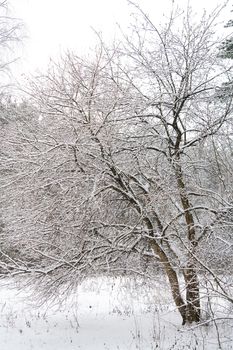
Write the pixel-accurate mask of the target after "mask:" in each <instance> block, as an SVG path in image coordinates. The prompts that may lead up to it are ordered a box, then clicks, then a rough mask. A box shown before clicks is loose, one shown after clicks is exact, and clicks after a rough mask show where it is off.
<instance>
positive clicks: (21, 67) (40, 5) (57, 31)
mask: <svg viewBox="0 0 233 350" xmlns="http://www.w3.org/2000/svg"><path fill="white" fill-rule="evenodd" d="M138 2H139V4H140V5H141V6H142V8H143V9H145V11H146V12H147V13H149V14H150V15H152V16H153V17H154V19H155V20H156V21H158V22H159V21H160V22H162V20H163V18H164V17H163V16H165V15H166V14H167V13H168V12H169V9H170V8H171V4H172V3H173V2H175V3H177V5H179V7H185V6H187V3H188V0H176V1H172V0H161V1H156V0H139V1H138ZM9 4H10V10H11V14H12V15H13V16H15V17H18V18H21V19H22V21H23V22H24V23H25V32H26V35H27V38H26V39H25V40H24V43H23V45H22V48H21V51H19V56H21V60H18V63H17V65H16V68H15V69H16V70H17V72H18V73H19V74H22V73H26V74H27V73H28V72H30V71H31V72H32V71H34V70H35V69H36V68H39V69H44V68H45V66H46V65H47V63H48V61H49V58H50V57H52V58H54V57H56V56H57V55H58V54H59V52H62V51H63V50H65V49H66V48H71V49H74V50H76V51H78V52H79V53H80V54H82V53H83V52H85V50H87V48H88V47H92V46H93V45H94V44H95V41H96V37H95V35H94V32H93V30H92V29H91V27H93V28H95V29H96V30H97V31H101V32H102V33H103V35H104V37H105V38H106V39H107V40H108V39H110V38H112V37H114V35H115V33H116V28H117V26H116V23H119V24H121V25H122V26H124V27H125V26H127V25H128V23H129V21H130V13H131V12H132V7H129V6H128V5H127V0H66V1H65V0H9ZM189 4H190V5H191V6H192V7H193V8H194V10H195V11H197V12H202V11H203V10H204V9H206V10H207V11H210V10H212V9H213V8H215V7H216V6H217V5H218V4H221V5H222V4H223V1H219V0H189ZM230 10H231V5H230V3H229V4H228V5H227V7H226V9H225V10H224V11H223V13H222V20H223V21H224V20H228V19H229V18H230V16H231V13H230Z"/></svg>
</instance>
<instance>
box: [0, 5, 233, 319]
mask: <svg viewBox="0 0 233 350" xmlns="http://www.w3.org/2000/svg"><path fill="white" fill-rule="evenodd" d="M136 9H137V11H138V13H139V17H138V18H137V21H136V25H135V26H134V27H133V31H132V34H131V35H129V36H126V35H125V36H124V38H123V40H122V42H120V43H119V44H118V45H115V46H114V47H113V48H109V47H106V46H105V45H104V43H103V42H101V45H100V48H99V49H98V50H96V52H95V54H94V55H92V57H91V58H89V59H81V58H79V57H77V56H76V55H75V54H72V53H69V54H67V55H66V56H65V57H64V58H63V60H61V62H60V63H59V64H52V66H51V67H50V69H49V71H48V74H47V76H42V77H40V78H38V79H36V80H34V81H33V82H32V84H31V90H30V94H31V97H32V100H33V103H34V106H35V109H36V111H37V112H35V113H34V115H33V117H30V115H31V112H29V113H24V114H23V118H22V122H23V124H20V123H19V124H18V126H17V128H15V132H14V142H10V144H11V147H10V148H9V147H8V148H7V150H6V152H7V166H9V165H10V167H11V172H10V174H9V176H8V177H7V176H5V177H4V178H3V179H2V180H1V182H2V184H1V186H2V188H3V189H5V192H4V198H5V210H4V216H5V218H4V220H5V222H6V223H7V224H6V227H7V228H6V230H5V235H4V240H5V242H6V244H7V245H8V246H13V247H14V250H17V251H18V252H20V253H19V254H18V256H17V254H16V255H15V256H11V255H10V254H5V258H4V261H3V263H2V270H3V272H2V275H3V276H4V275H6V274H8V273H11V274H12V275H18V274H24V273H27V274H29V275H30V276H31V281H32V280H33V283H34V284H36V285H37V286H41V285H45V291H46V292H47V295H49V294H52V293H56V292H57V290H58V287H60V288H63V289H64V290H67V289H70V288H74V287H75V286H76V285H77V284H78V283H79V282H80V279H82V278H84V277H86V276H91V275H99V274H103V273H107V274H113V275H116V274H125V273H128V274H131V273H135V274H137V273H139V274H143V273H145V272H146V273H147V274H150V275H151V276H155V275H156V273H158V269H162V270H163V271H164V273H165V275H166V276H167V279H168V282H169V285H170V289H171V294H172V297H173V300H174V303H175V304H176V306H177V308H178V310H179V312H180V315H181V317H182V320H183V324H185V323H192V322H199V321H200V319H201V295H200V288H201V286H200V284H201V283H202V279H200V278H199V276H200V275H202V276H204V275H207V276H208V278H210V279H212V280H214V281H215V283H216V284H217V286H218V288H219V289H220V290H221V295H222V296H223V297H225V298H227V299H228V300H229V301H232V297H231V296H230V294H229V293H228V290H227V285H226V284H224V282H223V281H222V279H221V278H220V277H219V276H220V274H221V271H219V270H218V269H217V268H216V264H218V259H217V258H216V261H215V264H212V265H211V261H212V258H213V254H215V253H214V252H215V251H214V249H216V247H217V246H218V239H219V241H221V243H222V245H223V246H224V247H225V246H226V247H227V246H228V238H227V237H226V236H227V235H226V231H229V230H232V210H233V206H232V203H233V201H232V188H231V184H230V180H229V179H230V176H231V171H232V168H231V166H229V164H228V165H227V162H228V159H229V158H228V156H227V157H226V158H224V157H222V156H223V153H222V152H221V150H220V148H219V147H218V146H217V145H220V144H221V142H220V141H221V139H223V140H225V135H226V133H227V132H229V129H228V121H229V118H230V116H231V113H232V101H231V99H230V98H229V99H227V100H224V101H220V100H219V99H216V87H217V86H218V85H219V82H221V79H222V76H224V74H225V73H226V72H225V70H223V69H222V66H221V64H219V58H218V55H217V49H218V44H217V43H216V42H215V40H213V32H212V28H213V23H214V19H215V18H216V17H217V15H218V13H217V12H216V13H212V14H211V16H209V17H207V16H203V17H202V19H201V21H198V22H195V19H193V15H192V14H191V12H190V10H188V12H187V16H185V17H182V21H181V22H180V18H181V16H178V14H177V13H176V14H174V15H173V14H172V15H171V17H170V19H169V20H168V22H167V23H166V24H165V25H164V26H163V27H157V26H156V25H155V24H154V23H153V22H152V21H151V20H150V18H149V17H148V16H147V15H146V14H145V13H144V12H143V11H142V10H141V9H140V8H139V7H137V6H136ZM93 56H94V57H93ZM37 113H38V114H39V117H38V114H37ZM25 118H26V119H25ZM20 125H21V126H20ZM22 126H23V127H22ZM228 139H229V138H228ZM223 142H225V141H223ZM210 156H211V157H212V158H211V159H212V160H213V161H211V162H210V161H209V159H210ZM226 159H227V161H226ZM219 169H222V170H221V171H220V170H219ZM222 172H224V176H222ZM213 179H215V181H216V183H215V185H214V186H213V184H212V181H213ZM224 186H225V188H224ZM223 188H224V190H223ZM9 201H10V203H11V205H9ZM7 203H8V205H7ZM12 218H14V220H12ZM220 227H221V229H220ZM9 233H10V234H9ZM210 248H211V249H212V252H213V253H211V251H210ZM225 252H226V254H227V250H225ZM3 253H4V251H3ZM209 254H210V257H209ZM211 254H212V255H211ZM220 259H221V257H220ZM151 278H153V277H151ZM183 288H184V290H185V295H184V293H182V289H183Z"/></svg>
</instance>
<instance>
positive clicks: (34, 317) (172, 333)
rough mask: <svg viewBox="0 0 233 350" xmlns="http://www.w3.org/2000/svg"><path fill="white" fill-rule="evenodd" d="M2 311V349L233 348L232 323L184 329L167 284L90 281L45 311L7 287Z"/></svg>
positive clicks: (1, 290) (0, 291)
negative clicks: (64, 300) (65, 299)
mask: <svg viewBox="0 0 233 350" xmlns="http://www.w3.org/2000/svg"><path fill="white" fill-rule="evenodd" d="M160 282H161V281H160ZM0 311H1V318H0V349H3V350H15V349H17V350H29V349H35V350H63V349H66V350H74V349H75V350H78V349H82V350H104V349H106V350H107V349H109V350H115V349H116V350H117V349H119V350H126V349H127V350H128V349H129V350H130V349H132V350H134V349H141V350H152V349H164V350H166V349H176V350H181V349H211V350H212V349H213V350H214V349H233V343H232V339H233V335H232V334H233V328H232V324H231V323H230V321H229V320H219V321H216V324H211V325H208V326H207V325H203V326H198V327H195V326H193V327H182V326H181V320H180V317H179V314H178V313H177V311H176V310H175V309H174V305H173V304H172V303H171V300H170V295H169V291H168V290H167V288H166V284H165V283H158V282H154V284H152V283H150V285H147V284H146V283H145V282H144V281H140V280H137V281H135V280H129V279H126V278H116V279H109V278H98V279H89V280H88V281H86V282H84V283H83V284H82V285H81V286H80V287H79V288H78V290H77V291H76V292H75V293H73V294H72V295H71V296H70V297H69V299H68V300H67V301H66V302H65V303H64V302H63V303H60V302H59V300H58V301H57V303H56V304H53V305H51V304H49V303H44V304H43V305H42V306H40V307H38V306H37V307H36V306H35V305H34V304H33V299H32V298H29V291H24V292H19V291H17V290H16V289H11V288H10V287H9V285H8V284H7V283H5V284H3V283H2V284H1V286H0ZM220 346H221V347H220Z"/></svg>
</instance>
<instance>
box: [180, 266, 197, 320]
mask: <svg viewBox="0 0 233 350" xmlns="http://www.w3.org/2000/svg"><path fill="white" fill-rule="evenodd" d="M184 278H185V285H186V302H187V305H186V322H187V323H192V322H199V321H200V314H201V308H200V293H199V281H198V277H197V272H196V269H195V266H194V264H193V262H192V260H190V261H189V263H188V265H187V268H186V271H185V272H184Z"/></svg>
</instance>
